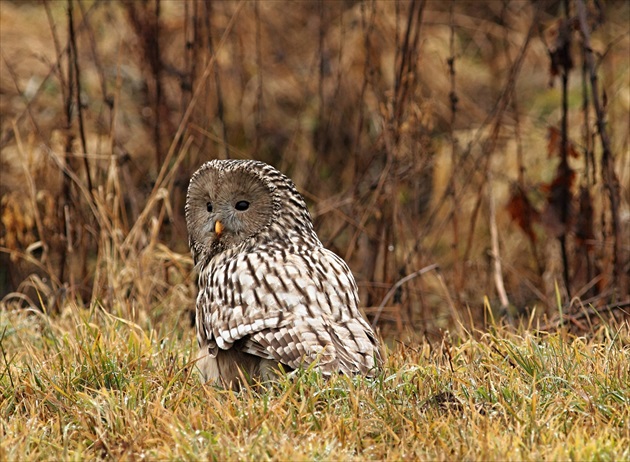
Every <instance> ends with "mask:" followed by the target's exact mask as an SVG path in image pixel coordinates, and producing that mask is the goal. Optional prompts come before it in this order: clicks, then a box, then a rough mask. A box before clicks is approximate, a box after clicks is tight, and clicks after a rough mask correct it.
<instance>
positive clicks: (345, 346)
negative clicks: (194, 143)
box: [186, 160, 380, 388]
mask: <svg viewBox="0 0 630 462" xmlns="http://www.w3.org/2000/svg"><path fill="white" fill-rule="evenodd" d="M186 224H187V227H188V236H189V245H190V249H191V252H192V255H193V259H194V261H195V266H196V269H197V270H198V272H199V280H198V284H199V295H198V297H197V310H196V326H197V340H198V343H199V347H200V352H199V361H198V363H197V364H198V366H199V369H200V370H201V373H202V375H203V377H204V379H205V380H208V381H212V382H215V383H218V384H220V385H223V386H231V387H234V388H238V386H239V384H240V380H241V377H249V378H253V379H261V380H268V379H270V378H272V377H273V375H274V373H275V371H277V369H278V367H279V364H282V366H283V368H284V369H285V370H287V369H289V370H291V369H296V368H298V367H301V366H307V365H310V364H311V363H313V362H315V366H316V367H318V368H320V369H321V371H322V372H323V373H324V374H330V373H333V372H341V373H345V374H357V373H358V374H365V375H370V374H372V372H373V371H374V369H375V368H376V367H377V366H378V365H379V363H380V355H379V350H378V341H377V339H376V336H375V335H374V332H373V331H372V329H371V327H370V325H369V324H368V323H367V322H366V321H365V319H364V318H363V317H362V316H361V313H360V312H359V309H358V295H357V287H356V283H355V280H354V277H353V276H352V273H351V271H350V269H349V268H348V266H347V265H346V264H345V262H344V261H343V260H342V259H341V258H339V257H338V256H337V255H335V254H334V253H333V252H331V251H329V250H327V249H325V248H324V247H323V246H322V244H321V242H320V241H319V239H318V237H317V234H316V233H315V230H314V229H313V224H312V221H311V217H310V214H309V212H308V209H307V207H306V204H305V202H304V199H303V198H302V196H301V195H300V194H299V193H298V191H297V189H296V188H295V186H294V184H293V182H292V181H291V180H290V179H289V178H287V177H286V176H285V175H283V174H282V173H280V172H279V171H278V170H276V169H274V168H273V167H271V166H269V165H267V164H264V163H262V162H257V161H251V160H213V161H210V162H207V163H205V164H204V165H203V166H202V167H201V168H200V169H199V170H197V172H195V174H194V175H193V176H192V178H191V180H190V185H189V187H188V196H187V198H186Z"/></svg>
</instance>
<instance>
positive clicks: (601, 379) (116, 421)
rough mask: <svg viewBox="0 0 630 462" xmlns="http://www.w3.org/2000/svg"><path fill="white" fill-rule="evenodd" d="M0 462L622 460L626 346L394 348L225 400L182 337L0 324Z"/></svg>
mask: <svg viewBox="0 0 630 462" xmlns="http://www.w3.org/2000/svg"><path fill="white" fill-rule="evenodd" d="M0 332H1V335H2V341H1V343H0V344H1V345H2V349H1V350H2V351H1V353H2V357H3V358H4V360H3V362H2V368H1V369H0V390H1V391H0V459H2V460H24V459H28V460H62V459H63V460H86V459H95V458H109V459H117V460H120V459H122V460H139V459H147V460H157V459H160V460H162V459H177V460H181V459H185V460H197V459H212V460H243V459H246V460H249V459H252V460H270V459H275V460H278V459H280V460H365V459H390V460H396V459H409V458H414V459H424V460H454V459H466V460H471V459H475V460H542V459H545V460H569V459H570V460H624V459H625V460H627V459H628V458H629V457H630V452H629V451H630V449H629V448H630V420H629V419H630V350H629V348H630V347H629V341H630V335H629V331H628V328H627V326H625V327H623V328H619V329H617V330H614V329H612V328H610V327H602V328H600V329H599V330H598V331H597V332H596V333H594V334H593V335H592V336H591V337H590V338H588V339H587V338H580V337H574V336H571V335H568V334H566V333H564V332H558V333H554V334H550V335H545V334H533V333H531V332H528V331H524V330H520V329H519V330H518V331H517V332H513V331H512V330H511V329H508V328H506V327H501V326H493V328H492V329H491V331H490V332H489V333H486V334H480V333H477V334H476V335H474V336H473V335H467V336H465V337H463V338H462V339H461V340H459V341H457V343H456V344H455V345H452V346H451V345H449V344H448V342H445V343H443V344H442V345H441V346H440V347H437V348H434V347H431V346H430V345H429V344H425V343H420V344H417V345H415V346H413V347H411V346H402V345H401V344H397V345H396V346H395V347H393V349H392V350H390V351H389V352H388V354H387V361H386V365H385V368H384V370H383V371H382V373H381V374H380V375H379V376H378V377H377V378H376V379H374V380H365V379H361V378H355V379H350V378H347V377H337V378H333V379H331V380H329V381H324V380H322V378H321V376H319V375H318V374H316V373H314V372H312V371H305V372H303V373H300V374H298V375H296V376H294V377H291V378H285V379H282V380H281V381H280V382H279V383H277V384H276V385H275V386H274V387H273V388H272V389H269V390H264V391H260V390H258V391H255V390H251V391H244V392H242V393H240V394H234V393H233V392H231V391H222V390H218V389H215V388H211V387H207V386H204V385H203V384H202V383H200V381H199V379H198V376H197V375H196V373H195V372H194V370H193V369H194V365H193V364H192V363H191V358H193V356H194V350H195V347H193V335H192V331H191V330H190V329H189V330H182V329H181V328H180V327H178V320H177V319H174V318H166V319H164V320H163V321H162V322H160V323H159V324H153V323H151V322H148V323H146V324H145V325H138V324H134V323H131V322H129V321H126V320H124V319H122V318H117V317H115V316H113V315H111V314H109V313H107V311H105V310H103V309H102V308H101V307H99V306H93V307H92V308H90V309H84V308H78V307H76V306H74V305H69V306H67V307H66V309H65V310H64V313H63V315H62V316H61V317H60V318H57V319H54V320H51V319H49V318H48V317H46V316H43V315H39V314H36V313H25V312H13V313H7V312H3V313H1V314H0Z"/></svg>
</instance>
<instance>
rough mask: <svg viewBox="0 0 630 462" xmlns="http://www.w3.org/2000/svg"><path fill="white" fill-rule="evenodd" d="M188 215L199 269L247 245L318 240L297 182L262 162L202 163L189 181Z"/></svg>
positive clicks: (189, 238)
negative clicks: (305, 236)
mask: <svg viewBox="0 0 630 462" xmlns="http://www.w3.org/2000/svg"><path fill="white" fill-rule="evenodd" d="M185 211H186V226H187V228H188V240H189V245H190V250H191V252H192V255H193V258H194V260H195V264H198V263H200V262H203V261H208V260H209V259H210V258H212V257H213V256H214V255H216V254H218V253H220V252H222V251H225V250H227V249H230V248H234V247H237V246H239V245H242V244H243V243H245V242H246V241H247V242H254V243H259V242H261V241H268V240H270V239H279V240H281V239H282V238H283V237H284V238H287V239H289V238H291V237H292V235H294V234H296V233H297V234H304V233H306V234H312V235H314V231H313V226H312V222H311V218H310V215H309V213H308V209H307V208H306V204H305V203H304V199H303V198H302V196H301V195H300V194H299V193H298V192H297V189H296V188H295V185H294V184H293V182H292V181H291V180H290V179H289V178H287V177H286V176H285V175H283V174H282V173H280V172H279V171H278V170H276V169H275V168H273V167H271V166H270V165H267V164H265V163H263V162H258V161H252V160H212V161H210V162H206V163H205V164H203V165H202V166H201V167H200V168H199V170H197V171H196V172H195V173H194V174H193V176H192V178H191V179H190V184H189V186H188V195H187V197H186V209H185ZM252 238H253V240H252ZM315 239H317V237H316V236H315Z"/></svg>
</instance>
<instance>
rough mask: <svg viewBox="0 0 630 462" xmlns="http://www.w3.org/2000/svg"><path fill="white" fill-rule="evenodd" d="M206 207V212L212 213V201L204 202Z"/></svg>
mask: <svg viewBox="0 0 630 462" xmlns="http://www.w3.org/2000/svg"><path fill="white" fill-rule="evenodd" d="M206 209H207V210H208V212H210V213H212V202H208V203H207V204H206Z"/></svg>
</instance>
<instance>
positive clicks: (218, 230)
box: [214, 220, 223, 237]
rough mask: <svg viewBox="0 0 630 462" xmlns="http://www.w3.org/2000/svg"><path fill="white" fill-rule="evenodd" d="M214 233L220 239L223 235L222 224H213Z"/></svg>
mask: <svg viewBox="0 0 630 462" xmlns="http://www.w3.org/2000/svg"><path fill="white" fill-rule="evenodd" d="M214 232H215V233H217V237H221V233H223V224H222V223H221V222H220V221H219V220H217V221H216V222H215V223H214Z"/></svg>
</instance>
